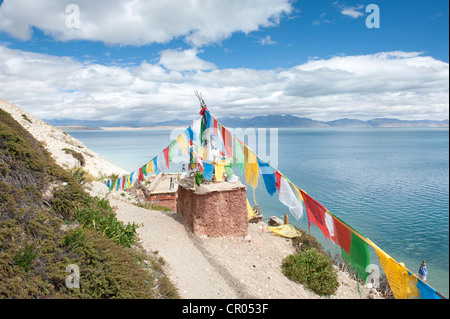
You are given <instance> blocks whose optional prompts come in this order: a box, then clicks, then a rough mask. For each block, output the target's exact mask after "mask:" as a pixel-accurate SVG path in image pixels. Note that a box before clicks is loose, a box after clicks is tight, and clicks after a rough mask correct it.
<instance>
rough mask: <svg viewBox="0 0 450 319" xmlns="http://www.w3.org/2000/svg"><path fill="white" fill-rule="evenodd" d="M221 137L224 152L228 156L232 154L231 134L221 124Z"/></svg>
mask: <svg viewBox="0 0 450 319" xmlns="http://www.w3.org/2000/svg"><path fill="white" fill-rule="evenodd" d="M222 138H223V144H224V145H225V153H226V154H227V156H228V157H232V156H233V136H232V135H231V133H230V131H228V130H227V129H226V128H225V127H224V126H222Z"/></svg>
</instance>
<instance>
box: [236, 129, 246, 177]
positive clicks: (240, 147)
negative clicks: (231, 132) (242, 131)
mask: <svg viewBox="0 0 450 319" xmlns="http://www.w3.org/2000/svg"><path fill="white" fill-rule="evenodd" d="M233 148H234V150H233V166H234V167H236V168H237V169H238V170H239V175H242V173H243V172H244V163H245V156H244V144H242V143H241V142H240V141H239V140H238V139H237V138H236V137H233Z"/></svg>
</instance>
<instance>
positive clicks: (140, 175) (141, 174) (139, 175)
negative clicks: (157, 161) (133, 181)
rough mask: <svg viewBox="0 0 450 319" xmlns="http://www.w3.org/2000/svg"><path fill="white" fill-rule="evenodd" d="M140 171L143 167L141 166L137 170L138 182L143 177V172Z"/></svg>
mask: <svg viewBox="0 0 450 319" xmlns="http://www.w3.org/2000/svg"><path fill="white" fill-rule="evenodd" d="M142 171H143V168H142V167H141V168H139V171H138V179H137V180H138V182H140V181H142V180H143V179H144V174H143V173H142Z"/></svg>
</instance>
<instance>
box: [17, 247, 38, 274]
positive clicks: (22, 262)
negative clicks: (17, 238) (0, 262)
mask: <svg viewBox="0 0 450 319" xmlns="http://www.w3.org/2000/svg"><path fill="white" fill-rule="evenodd" d="M38 251H39V250H38V248H37V247H36V243H31V244H25V245H24V246H22V247H20V249H19V251H18V252H17V253H16V254H15V256H14V262H15V264H16V265H17V266H19V267H21V268H22V269H23V270H25V271H28V270H29V269H30V267H31V264H32V262H33V261H34V259H35V258H36V256H37V254H38Z"/></svg>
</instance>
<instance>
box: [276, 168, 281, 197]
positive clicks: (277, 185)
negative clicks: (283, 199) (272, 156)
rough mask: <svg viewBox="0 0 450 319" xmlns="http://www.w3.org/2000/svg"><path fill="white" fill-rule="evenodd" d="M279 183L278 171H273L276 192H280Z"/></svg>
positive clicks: (279, 175) (279, 174)
mask: <svg viewBox="0 0 450 319" xmlns="http://www.w3.org/2000/svg"><path fill="white" fill-rule="evenodd" d="M280 183H281V173H280V172H279V171H275V186H276V187H277V190H278V192H280Z"/></svg>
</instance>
